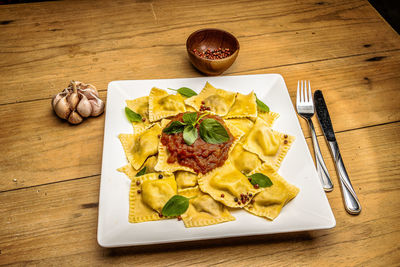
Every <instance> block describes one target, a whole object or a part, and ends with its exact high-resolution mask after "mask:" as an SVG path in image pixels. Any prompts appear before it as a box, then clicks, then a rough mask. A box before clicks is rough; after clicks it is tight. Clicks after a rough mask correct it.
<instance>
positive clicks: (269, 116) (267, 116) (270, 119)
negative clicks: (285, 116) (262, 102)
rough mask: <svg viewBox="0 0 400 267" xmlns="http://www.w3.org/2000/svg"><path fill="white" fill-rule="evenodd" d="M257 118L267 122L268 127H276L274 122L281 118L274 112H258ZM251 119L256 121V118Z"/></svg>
mask: <svg viewBox="0 0 400 267" xmlns="http://www.w3.org/2000/svg"><path fill="white" fill-rule="evenodd" d="M257 118H260V119H262V120H263V121H265V122H266V124H267V125H268V127H272V126H273V125H274V122H275V121H276V120H277V119H278V118H279V113H276V112H272V111H269V112H262V111H258V114H257ZM251 119H252V120H253V121H255V118H251Z"/></svg>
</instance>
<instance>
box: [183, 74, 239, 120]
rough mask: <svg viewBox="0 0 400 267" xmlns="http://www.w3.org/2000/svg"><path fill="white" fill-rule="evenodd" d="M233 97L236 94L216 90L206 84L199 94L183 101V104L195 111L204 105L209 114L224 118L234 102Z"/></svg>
mask: <svg viewBox="0 0 400 267" xmlns="http://www.w3.org/2000/svg"><path fill="white" fill-rule="evenodd" d="M235 96H236V93H232V92H228V91H225V90H222V89H217V88H215V87H214V86H212V85H211V84H210V83H208V82H207V83H206V85H205V86H204V88H203V90H201V92H200V94H198V95H196V96H192V97H190V98H188V99H185V103H186V105H189V106H192V107H194V108H195V109H196V110H197V111H200V107H201V106H203V105H204V106H205V107H209V108H210V113H212V114H215V115H219V116H225V115H226V114H227V113H228V111H229V109H230V108H231V107H232V105H233V103H234V102H235Z"/></svg>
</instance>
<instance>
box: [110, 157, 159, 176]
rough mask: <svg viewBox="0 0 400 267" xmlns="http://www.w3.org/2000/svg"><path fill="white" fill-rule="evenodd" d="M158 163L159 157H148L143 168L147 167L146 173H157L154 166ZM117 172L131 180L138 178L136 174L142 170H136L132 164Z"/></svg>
mask: <svg viewBox="0 0 400 267" xmlns="http://www.w3.org/2000/svg"><path fill="white" fill-rule="evenodd" d="M156 163H157V156H151V157H148V158H147V160H146V161H145V162H144V164H143V167H142V169H143V168H144V167H146V173H153V172H155V170H154V166H156ZM117 171H119V172H123V173H125V174H126V175H127V176H128V177H129V178H130V179H131V180H132V179H135V178H136V174H137V173H138V172H139V171H140V170H135V169H134V168H133V167H132V165H131V164H127V165H125V166H123V167H121V168H118V169H117Z"/></svg>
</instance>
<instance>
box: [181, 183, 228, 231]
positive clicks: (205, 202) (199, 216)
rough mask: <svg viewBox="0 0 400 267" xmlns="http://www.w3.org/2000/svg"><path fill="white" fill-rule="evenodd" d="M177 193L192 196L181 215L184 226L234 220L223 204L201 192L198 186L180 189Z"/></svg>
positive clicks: (197, 225)
mask: <svg viewBox="0 0 400 267" xmlns="http://www.w3.org/2000/svg"><path fill="white" fill-rule="evenodd" d="M179 194H180V195H182V196H185V197H187V198H192V199H190V200H189V208H188V209H187V210H186V212H185V213H184V214H182V215H181V217H182V220H183V223H184V224H185V226H186V227H199V226H207V225H213V224H217V223H223V222H228V221H234V220H235V217H233V216H232V215H231V214H230V213H229V211H228V209H227V208H226V207H225V206H224V205H222V204H221V203H219V202H217V201H215V200H214V199H213V198H212V197H210V196H209V195H207V194H204V193H203V192H201V191H200V190H199V188H198V187H195V188H189V189H185V190H182V191H180V192H179Z"/></svg>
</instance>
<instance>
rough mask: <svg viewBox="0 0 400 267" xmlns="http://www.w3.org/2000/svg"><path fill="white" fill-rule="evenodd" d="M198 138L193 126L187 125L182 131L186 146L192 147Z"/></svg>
mask: <svg viewBox="0 0 400 267" xmlns="http://www.w3.org/2000/svg"><path fill="white" fill-rule="evenodd" d="M197 137H198V133H197V129H196V127H194V126H193V125H188V126H186V127H185V129H184V130H183V140H185V143H186V144H187V145H188V146H191V145H193V143H194V142H196V140H197Z"/></svg>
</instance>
